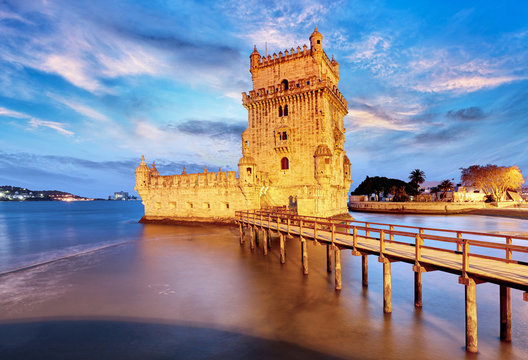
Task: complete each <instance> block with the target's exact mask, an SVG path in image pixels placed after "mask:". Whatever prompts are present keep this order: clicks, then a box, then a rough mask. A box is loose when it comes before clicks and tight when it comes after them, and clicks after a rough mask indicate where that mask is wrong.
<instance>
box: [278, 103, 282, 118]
mask: <svg viewBox="0 0 528 360" xmlns="http://www.w3.org/2000/svg"><path fill="white" fill-rule="evenodd" d="M281 116H282V105H279V117H281Z"/></svg>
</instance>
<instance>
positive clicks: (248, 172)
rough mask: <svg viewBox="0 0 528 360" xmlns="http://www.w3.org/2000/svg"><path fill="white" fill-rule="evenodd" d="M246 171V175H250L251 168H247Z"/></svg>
mask: <svg viewBox="0 0 528 360" xmlns="http://www.w3.org/2000/svg"><path fill="white" fill-rule="evenodd" d="M246 171H247V174H248V175H251V168H250V167H248V168H247V169H246Z"/></svg>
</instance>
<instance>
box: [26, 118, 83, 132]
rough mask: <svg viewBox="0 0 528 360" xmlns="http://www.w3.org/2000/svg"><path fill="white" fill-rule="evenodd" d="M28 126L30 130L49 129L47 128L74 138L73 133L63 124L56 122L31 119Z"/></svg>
mask: <svg viewBox="0 0 528 360" xmlns="http://www.w3.org/2000/svg"><path fill="white" fill-rule="evenodd" d="M28 124H29V126H30V128H33V129H37V128H39V127H47V128H50V129H53V130H55V131H57V132H58V133H60V134H62V135H67V136H72V135H73V134H74V133H73V131H70V130H67V129H65V126H64V124H61V123H59V122H56V121H47V120H40V119H35V118H31V119H29V121H28Z"/></svg>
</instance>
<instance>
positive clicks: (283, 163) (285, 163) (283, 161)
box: [281, 157, 290, 170]
mask: <svg viewBox="0 0 528 360" xmlns="http://www.w3.org/2000/svg"><path fill="white" fill-rule="evenodd" d="M289 168H290V162H289V160H288V158H287V157H283V158H282V159H281V170H288V169H289Z"/></svg>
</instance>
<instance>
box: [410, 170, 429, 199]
mask: <svg viewBox="0 0 528 360" xmlns="http://www.w3.org/2000/svg"><path fill="white" fill-rule="evenodd" d="M409 180H410V182H409V185H410V187H411V188H412V189H413V190H414V193H415V194H418V189H419V188H420V184H422V183H423V182H424V181H425V173H424V172H423V171H422V170H420V169H414V170H413V171H411V173H410V174H409Z"/></svg>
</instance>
